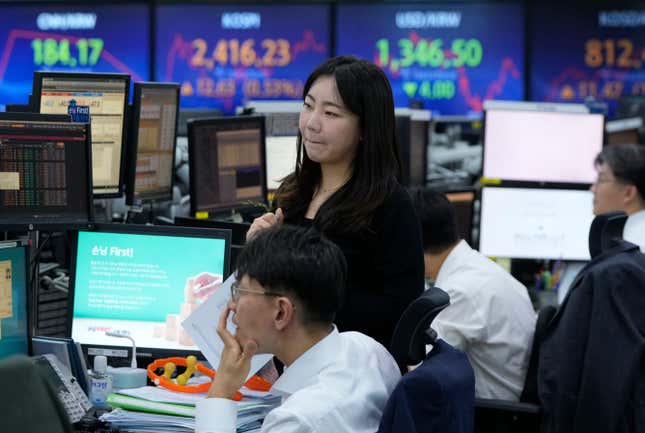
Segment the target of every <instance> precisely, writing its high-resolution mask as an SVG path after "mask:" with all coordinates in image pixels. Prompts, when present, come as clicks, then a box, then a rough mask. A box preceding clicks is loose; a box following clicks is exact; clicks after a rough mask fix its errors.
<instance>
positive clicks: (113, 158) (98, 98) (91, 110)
mask: <svg viewBox="0 0 645 433" xmlns="http://www.w3.org/2000/svg"><path fill="white" fill-rule="evenodd" d="M129 86H130V76H129V75H126V74H89V73H88V74H85V73H72V72H69V73H67V72H36V73H34V88H33V95H34V100H35V101H34V103H35V106H36V107H37V109H38V111H39V112H40V113H45V114H68V113H69V114H71V115H72V120H73V121H87V117H88V116H89V119H90V122H91V124H92V181H93V193H94V195H95V196H103V197H119V196H120V195H121V194H122V193H123V188H122V186H123V163H124V158H123V154H124V152H123V148H124V143H125V127H126V109H127V108H126V107H127V103H128V92H129Z"/></svg>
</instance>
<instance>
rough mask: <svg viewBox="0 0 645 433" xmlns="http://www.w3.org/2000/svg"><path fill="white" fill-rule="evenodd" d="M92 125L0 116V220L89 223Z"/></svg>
mask: <svg viewBox="0 0 645 433" xmlns="http://www.w3.org/2000/svg"><path fill="white" fill-rule="evenodd" d="M89 131H90V125H89V124H81V123H64V122H45V121H31V120H29V121H19V120H0V209H2V211H0V225H2V226H16V227H20V228H24V227H27V228H30V229H34V228H45V227H52V228H53V227H64V228H65V229H69V228H73V227H78V226H81V227H82V226H87V225H88V224H89V222H90V221H91V220H92V199H91V194H92V193H91V190H92V179H91V175H90V173H91V166H90V157H91V156H90V155H91V149H90V141H89V136H90V132H89Z"/></svg>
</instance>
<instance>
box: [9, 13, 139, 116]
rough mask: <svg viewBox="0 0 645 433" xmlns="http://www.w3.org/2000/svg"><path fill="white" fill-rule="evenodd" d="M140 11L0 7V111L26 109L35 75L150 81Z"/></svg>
mask: <svg viewBox="0 0 645 433" xmlns="http://www.w3.org/2000/svg"><path fill="white" fill-rule="evenodd" d="M149 35H150V27H149V13H148V7H147V6H145V5H113V6H107V5H103V6H94V5H92V6H86V5H81V4H79V5H74V6H72V5H66V6H58V5H55V6H54V5H47V6H4V5H3V6H1V7H0V47H1V48H0V49H1V50H2V51H1V54H0V55H1V56H2V57H1V58H0V107H2V106H3V105H5V104H26V103H27V98H28V96H29V94H30V93H31V87H32V75H33V72H34V71H62V72H70V71H79V72H120V73H125V74H130V76H131V78H132V81H133V82H134V81H143V80H147V79H149V78H150V77H149V75H150V59H149V57H150V36H149Z"/></svg>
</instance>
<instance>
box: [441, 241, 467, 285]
mask: <svg viewBox="0 0 645 433" xmlns="http://www.w3.org/2000/svg"><path fill="white" fill-rule="evenodd" d="M471 250H472V248H470V245H468V243H467V242H466V241H465V240H463V239H462V240H460V241H459V243H458V244H457V245H455V247H454V248H453V249H452V251H450V253H449V254H448V257H446V260H444V261H443V263H442V264H441V268H439V273H437V280H436V281H435V284H436V286H437V287H441V283H442V282H443V281H444V280H445V279H446V278H448V277H449V276H450V275H451V274H452V273H453V272H455V271H457V270H458V269H459V267H460V266H461V264H462V263H463V262H462V260H460V257H462V256H464V255H466V254H468V252H470V251H471Z"/></svg>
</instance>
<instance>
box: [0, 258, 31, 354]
mask: <svg viewBox="0 0 645 433" xmlns="http://www.w3.org/2000/svg"><path fill="white" fill-rule="evenodd" d="M4 261H10V262H11V275H8V274H6V273H5V274H2V275H0V278H10V279H11V301H12V302H11V317H5V318H0V327H1V329H0V331H1V332H2V334H1V336H0V359H2V358H6V357H7V356H10V355H28V351H29V343H28V338H29V322H28V320H27V264H26V263H25V249H24V247H12V248H0V262H4ZM2 268H4V266H3V267H2ZM3 301H4V299H3Z"/></svg>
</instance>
